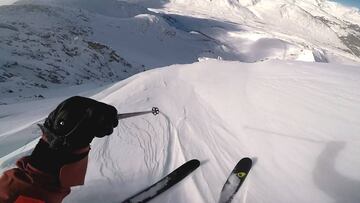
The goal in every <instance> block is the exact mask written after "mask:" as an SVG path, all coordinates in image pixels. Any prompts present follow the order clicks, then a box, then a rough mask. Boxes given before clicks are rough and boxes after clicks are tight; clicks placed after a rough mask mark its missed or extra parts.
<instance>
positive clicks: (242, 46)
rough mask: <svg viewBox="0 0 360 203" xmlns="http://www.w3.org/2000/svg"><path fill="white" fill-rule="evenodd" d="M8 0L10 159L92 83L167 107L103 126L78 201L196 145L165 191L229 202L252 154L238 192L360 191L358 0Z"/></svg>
mask: <svg viewBox="0 0 360 203" xmlns="http://www.w3.org/2000/svg"><path fill="white" fill-rule="evenodd" d="M0 4H3V6H0V172H1V171H4V170H5V169H7V168H9V167H12V166H13V165H14V163H15V161H16V159H17V158H19V157H20V156H22V155H25V154H28V153H29V152H30V151H31V150H32V149H33V147H34V146H35V144H36V142H37V140H38V137H39V134H40V129H38V127H37V126H36V123H39V122H42V121H43V119H44V118H45V116H46V115H47V114H48V113H49V112H50V111H51V110H52V109H53V108H54V107H55V106H56V105H57V104H58V103H59V102H60V101H62V100H63V99H65V98H67V97H68V96H71V95H74V94H79V95H85V96H91V97H93V98H95V99H98V100H100V101H103V102H106V103H110V104H112V105H114V106H115V107H116V108H117V109H118V111H119V112H131V111H139V110H147V109H149V108H151V107H152V106H158V107H159V108H160V110H161V114H160V115H158V116H157V117H154V116H152V115H146V116H143V117H136V118H130V119H127V120H121V121H120V124H119V127H118V128H117V129H116V130H115V132H114V133H113V135H111V136H110V137H108V138H106V139H96V140H94V142H93V143H92V150H91V155H90V163H89V164H90V165H89V170H88V174H87V179H86V185H85V186H81V187H77V188H74V190H73V192H72V193H71V195H70V196H68V197H67V198H66V199H65V202H90V203H91V202H119V201H121V200H123V199H125V198H127V197H129V196H130V195H132V194H134V193H136V192H137V191H139V190H141V189H142V188H143V187H145V186H147V185H149V184H151V183H153V182H155V181H157V180H158V179H159V178H161V177H163V176H164V175H165V174H167V173H169V172H170V171H171V170H173V169H174V168H176V167H177V166H179V165H181V164H182V163H183V162H184V161H186V160H190V159H193V158H197V159H200V160H201V162H202V164H201V166H200V168H199V169H198V170H196V171H195V172H194V173H193V174H191V176H190V177H189V178H187V179H185V180H184V181H183V182H182V183H181V184H179V185H177V186H176V187H175V188H174V189H172V190H171V191H168V192H167V193H165V194H163V195H161V196H160V197H158V198H156V199H155V200H154V202H196V203H201V202H204V203H205V202H217V200H218V198H219V193H220V190H221V187H222V185H223V183H224V181H225V180H226V177H227V175H228V174H229V172H230V170H231V169H232V167H233V166H234V165H235V163H236V162H237V161H238V160H239V159H240V158H242V157H244V156H250V157H252V158H253V160H254V161H255V165H254V168H253V170H252V171H251V174H250V176H249V177H248V179H247V180H246V182H245V184H244V185H243V187H242V188H241V190H240V191H239V194H238V195H237V196H236V197H235V198H236V199H235V202H250V203H253V202H254V203H255V202H277V203H278V202H281V203H282V202H284V203H285V202H319V203H325V202H354V203H355V202H359V201H360V196H359V192H358V188H360V174H359V173H358V171H360V162H359V159H358V158H357V156H355V155H356V154H359V149H360V139H359V134H360V128H359V126H360V119H359V118H360V95H359V93H358V92H359V89H360V37H359V36H360V14H359V11H358V10H357V9H355V8H348V7H345V6H342V5H340V4H338V3H334V2H330V1H327V0H196V1H194V0H193V1H190V0H167V1H165V0H127V1H118V0H101V1H100V0H3V1H1V2H0ZM181 64H182V65H181ZM150 69H153V70H150ZM123 79H124V80H123Z"/></svg>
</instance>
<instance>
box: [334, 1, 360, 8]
mask: <svg viewBox="0 0 360 203" xmlns="http://www.w3.org/2000/svg"><path fill="white" fill-rule="evenodd" d="M334 1H336V2H339V3H343V4H346V5H350V6H355V7H357V8H360V0H334Z"/></svg>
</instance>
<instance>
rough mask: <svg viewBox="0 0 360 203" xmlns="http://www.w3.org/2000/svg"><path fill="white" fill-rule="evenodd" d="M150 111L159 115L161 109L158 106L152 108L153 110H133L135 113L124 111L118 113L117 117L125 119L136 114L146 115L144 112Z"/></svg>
mask: <svg viewBox="0 0 360 203" xmlns="http://www.w3.org/2000/svg"><path fill="white" fill-rule="evenodd" d="M148 113H152V114H153V115H155V116H156V115H158V114H159V113H160V110H159V108H158V107H153V108H152V109H151V111H140V112H133V113H122V114H118V115H117V118H118V120H121V119H124V118H130V117H134V116H140V115H144V114H148Z"/></svg>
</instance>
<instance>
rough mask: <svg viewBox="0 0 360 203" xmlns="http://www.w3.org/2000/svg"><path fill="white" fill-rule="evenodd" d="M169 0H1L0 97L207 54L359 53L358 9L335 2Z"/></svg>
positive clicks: (325, 56) (340, 56)
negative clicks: (2, 0)
mask: <svg viewBox="0 0 360 203" xmlns="http://www.w3.org/2000/svg"><path fill="white" fill-rule="evenodd" d="M169 2H170V3H169ZM169 2H167V1H155V0H153V1H147V2H144V1H116V0H106V1H101V2H100V1H95V0H91V1H85V0H65V1H57V0H19V1H16V3H15V4H13V5H9V6H1V7H0V17H1V22H0V31H1V32H0V48H1V49H0V83H1V86H0V92H1V95H2V97H0V105H4V104H9V103H12V102H20V101H24V100H38V99H43V98H47V97H48V96H47V93H46V92H51V91H52V90H53V89H56V88H63V87H68V86H74V85H84V84H85V85H87V84H92V85H94V84H95V85H98V86H102V85H104V84H108V83H110V82H116V81H119V80H122V79H124V78H127V77H129V76H131V75H133V74H136V73H138V72H142V71H145V70H148V69H151V68H156V67H163V66H168V65H172V64H187V63H193V62H196V61H199V60H203V59H204V58H215V59H223V60H232V61H234V60H235V61H241V62H250V63H253V62H258V61H266V60H271V59H281V60H295V61H296V60H300V61H309V62H323V63H341V64H344V63H345V64H358V62H359V61H360V59H359V57H358V56H359V53H360V51H359V47H360V40H359V39H358V36H359V32H360V26H359V23H358V22H359V21H360V20H359V19H360V17H359V16H360V15H359V14H358V12H357V11H356V10H351V9H349V8H346V7H342V6H340V5H338V4H333V3H329V2H327V1H287V0H276V1H219V0H214V1H211V2H207V1H203V0H199V1H187V0H181V1H180V0H172V1H169ZM10 3H13V1H6V2H3V3H2V4H10ZM148 5H152V6H154V7H155V8H157V9H147V7H146V6H148Z"/></svg>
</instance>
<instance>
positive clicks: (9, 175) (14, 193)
mask: <svg viewBox="0 0 360 203" xmlns="http://www.w3.org/2000/svg"><path fill="white" fill-rule="evenodd" d="M87 162H88V156H86V157H84V158H83V159H81V160H79V161H76V162H74V163H71V164H67V165H64V166H62V168H61V169H60V174H59V177H53V176H51V175H49V174H47V173H44V172H42V171H40V170H38V169H36V168H34V167H33V166H32V165H31V164H30V163H29V157H23V158H21V159H20V160H18V161H17V163H16V165H17V167H16V168H14V169H10V170H7V171H5V172H4V173H3V175H2V176H1V177H0V202H1V203H14V202H15V201H16V202H21V201H23V200H24V199H26V198H30V199H33V200H34V201H35V202H36V201H39V202H41V201H42V202H46V203H60V202H62V200H63V199H64V198H65V197H66V196H67V195H68V194H69V193H70V191H71V190H70V187H72V186H76V185H83V184H84V179H85V174H86V168H87Z"/></svg>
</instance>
